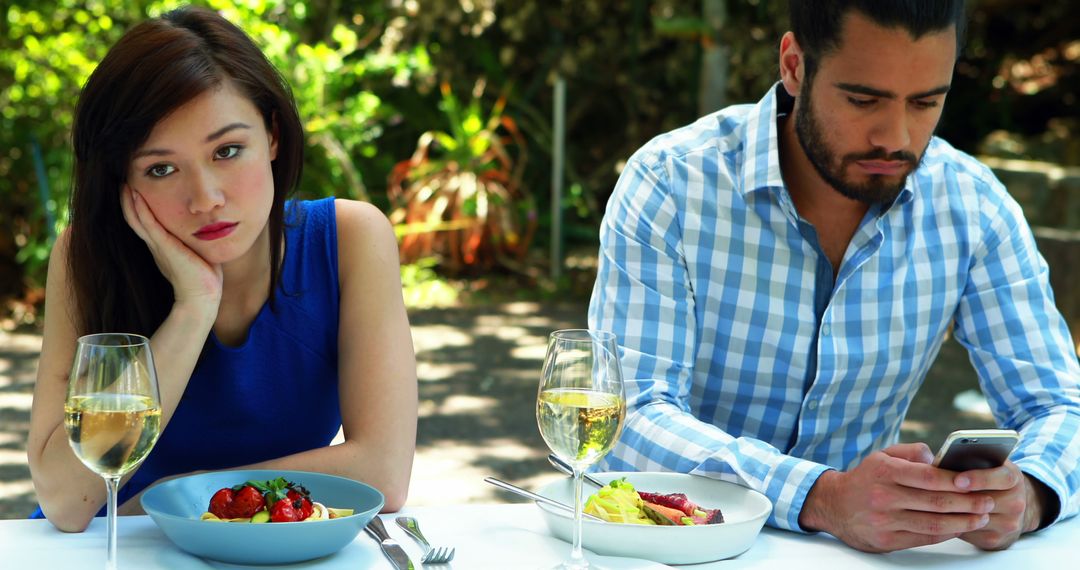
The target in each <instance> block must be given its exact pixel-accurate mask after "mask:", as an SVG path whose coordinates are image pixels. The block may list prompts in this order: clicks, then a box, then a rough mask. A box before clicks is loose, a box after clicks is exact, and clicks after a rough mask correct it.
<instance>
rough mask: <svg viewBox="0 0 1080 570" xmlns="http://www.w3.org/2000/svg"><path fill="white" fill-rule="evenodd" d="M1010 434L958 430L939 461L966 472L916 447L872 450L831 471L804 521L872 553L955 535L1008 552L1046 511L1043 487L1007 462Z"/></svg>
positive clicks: (816, 490)
mask: <svg viewBox="0 0 1080 570" xmlns="http://www.w3.org/2000/svg"><path fill="white" fill-rule="evenodd" d="M1011 434H1012V435H1011V436H1010V435H1009V434H1008V433H998V432H994V433H991V434H988V433H985V432H983V433H981V434H975V435H972V434H971V433H970V432H968V433H966V434H965V433H963V432H960V433H954V434H953V435H952V436H950V437H951V439H950V440H947V442H948V443H947V444H946V445H945V446H943V449H942V451H941V452H940V453H939V455H938V457H937V461H944V465H945V466H949V467H956V468H958V469H960V470H953V469H946V468H945V467H938V466H937V464H936V463H937V461H935V457H934V456H932V455H931V454H930V450H929V448H928V447H927V446H926V445H925V444H921V443H914V444H898V445H894V446H891V447H889V448H886V449H884V450H882V451H880V452H876V453H873V454H871V455H870V456H869V457H867V458H866V460H864V461H863V462H862V463H860V464H859V465H858V466H856V467H855V468H853V469H851V470H849V471H847V472H835V471H830V472H826V473H825V474H823V475H822V476H821V477H820V478H819V479H818V482H817V483H815V485H814V487H813V488H811V490H810V494H809V495H808V496H807V498H806V503H805V505H804V507H803V512H802V513H801V515H800V519H799V521H800V523H801V524H802V525H803V527H804V528H806V529H807V530H823V531H826V532H829V533H831V534H833V535H834V536H836V537H837V538H839V539H840V540H842V541H844V542H845V543H847V544H848V545H850V546H852V547H854V548H857V549H859V550H865V551H870V552H887V551H892V550H901V549H905V548H912V547H915V546H923V545H927V544H935V543H938V542H943V541H945V540H948V539H950V538H956V537H959V538H961V539H962V540H965V541H967V542H969V543H971V544H973V545H975V546H977V547H979V548H982V549H987V550H997V549H1003V548H1007V547H1008V546H1009V545H1011V544H1012V543H1013V542H1015V541H1016V539H1017V538H1018V537H1019V536H1020V534H1021V533H1023V532H1027V531H1030V530H1034V529H1035V528H1037V527H1038V524H1039V521H1040V516H1041V512H1042V511H1041V506H1040V503H1041V501H1040V500H1039V498H1038V492H1039V487H1037V486H1036V485H1039V484H1038V483H1034V482H1032V481H1031V480H1030V479H1029V478H1028V477H1025V476H1024V475H1023V474H1022V473H1021V472H1020V469H1019V468H1018V467H1017V466H1016V465H1015V464H1013V463H1012V462H1009V461H1008V460H1007V459H1006V458H1007V457H1008V455H1009V452H1010V451H1011V450H1012V448H1013V447H1014V446H1015V443H1016V440H1017V439H1018V437H1017V436H1016V432H1011ZM989 436H995V437H993V438H990V439H985V438H987V437H989ZM997 436H1001V438H1003V439H999V438H997ZM965 438H966V440H965ZM988 444H989V445H988Z"/></svg>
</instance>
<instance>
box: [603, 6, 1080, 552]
mask: <svg viewBox="0 0 1080 570" xmlns="http://www.w3.org/2000/svg"><path fill="white" fill-rule="evenodd" d="M791 21H792V29H793V31H792V32H788V33H787V34H785V35H784V36H783V39H782V40H781V43H780V76H781V81H780V83H779V84H778V85H777V86H776V88H774V89H773V90H772V91H771V92H770V93H768V94H766V95H765V97H764V98H763V99H762V100H761V101H760V102H759V103H757V104H756V105H752V106H751V105H742V106H735V107H731V108H728V109H725V110H722V111H720V112H717V113H714V114H712V115H709V116H706V117H704V118H702V119H700V120H698V121H697V122H695V123H694V124H692V125H690V126H687V127H684V128H681V129H678V130H676V131H673V132H671V133H668V134H665V135H662V136H660V137H657V138H656V139H654V140H653V141H651V142H650V143H648V144H647V145H646V146H645V147H643V148H642V149H641V150H639V151H638V152H637V153H635V155H634V156H633V157H632V158H631V159H630V161H629V162H628V164H627V166H626V168H625V170H624V171H623V173H622V176H621V178H620V180H619V183H618V185H617V186H616V189H615V192H614V194H613V195H612V197H611V199H610V201H609V203H608V211H607V213H606V215H605V218H604V223H603V227H602V229H601V246H600V269H599V274H598V277H597V281H596V286H595V289H594V291H593V298H592V303H591V306H590V313H589V321H590V326H591V327H593V328H600V329H608V330H612V331H613V332H614V333H615V334H616V336H617V338H618V339H619V344H620V348H621V357H622V361H623V368H624V372H625V376H626V382H627V389H626V392H627V405H628V416H627V421H626V427H625V430H624V432H623V435H622V437H621V439H620V442H619V443H618V444H617V446H616V448H615V449H614V450H613V452H612V453H611V454H610V456H609V457H608V458H607V459H606V467H608V468H611V469H623V470H634V469H637V470H672V471H680V472H690V473H695V474H699V475H705V476H708V477H714V478H719V479H725V480H729V481H735V482H738V483H741V484H743V485H746V486H749V487H751V488H754V489H757V490H759V491H761V492H763V493H765V494H766V495H767V496H768V497H769V498H770V499H771V500H772V501H773V503H774V505H775V507H774V510H773V514H772V516H771V517H770V519H769V524H771V525H773V526H776V527H779V528H784V529H790V530H795V531H802V532H813V531H826V532H829V533H831V534H833V535H835V536H836V537H838V538H839V539H841V540H843V541H844V542H845V543H847V544H849V545H851V546H852V547H854V548H857V549H860V550H865V551H876V552H882V551H890V550H897V549H903V548H909V547H914V546H920V545H926V544H932V543H937V542H941V541H944V540H947V539H950V538H954V537H960V538H961V539H963V540H966V541H968V542H970V543H972V544H974V545H976V546H978V547H980V548H984V549H1000V548H1006V547H1008V546H1009V545H1010V544H1012V543H1013V542H1014V541H1015V540H1016V539H1017V538H1018V537H1019V535H1020V534H1021V533H1024V532H1030V531H1033V530H1037V529H1039V528H1042V527H1045V526H1047V525H1048V524H1051V523H1052V522H1053V521H1055V520H1059V519H1062V518H1065V517H1068V516H1072V515H1074V514H1076V512H1077V511H1078V510H1080V501H1078V496H1077V495H1078V493H1077V491H1078V489H1080V465H1078V461H1080V453H1078V449H1080V434H1078V431H1080V430H1078V428H1080V387H1078V384H1080V364H1078V362H1077V358H1076V354H1075V352H1074V350H1073V348H1072V347H1073V346H1074V345H1073V343H1072V341H1071V339H1070V338H1069V332H1068V329H1067V328H1066V326H1065V323H1064V320H1063V319H1062V317H1061V315H1060V314H1059V313H1058V311H1057V310H1056V308H1055V307H1054V304H1053V297H1052V293H1051V291H1050V287H1049V284H1048V281H1047V267H1046V263H1045V261H1044V260H1043V259H1042V258H1041V257H1040V256H1039V255H1038V252H1037V250H1036V247H1035V243H1034V239H1033V238H1032V235H1031V231H1030V229H1029V228H1028V226H1027V224H1026V222H1025V221H1024V219H1023V216H1022V214H1021V210H1020V208H1019V207H1018V205H1017V204H1016V202H1015V201H1014V200H1013V199H1012V198H1010V197H1009V195H1008V193H1007V191H1006V189H1005V188H1004V187H1003V186H1002V185H1001V183H1000V182H999V181H998V180H997V179H995V178H994V176H993V175H992V174H991V172H990V170H989V169H988V168H986V167H985V166H983V165H981V164H979V163H978V162H976V161H975V160H974V159H973V158H971V157H970V156H968V155H966V154H964V153H961V152H959V151H957V150H955V149H953V148H952V147H950V146H949V145H948V144H947V143H946V142H944V141H942V140H940V139H937V138H934V137H933V132H934V129H935V127H936V126H937V123H938V120H939V118H940V116H941V111H942V107H943V105H944V102H945V96H946V93H947V92H948V90H949V86H950V83H951V79H952V75H953V65H954V62H955V61H956V57H957V52H958V46H959V43H960V39H961V37H962V32H963V3H962V1H941V0H924V1H916V0H911V1H906V2H899V1H889V2H885V1H881V0H861V1H860V0H852V1H840V0H833V1H821V0H818V1H814V2H810V1H798V0H792V2H791ZM950 326H953V327H954V328H953V334H954V335H955V337H956V339H957V340H958V341H959V342H961V343H962V344H963V345H964V346H965V347H967V348H968V350H969V353H970V355H971V358H972V362H973V363H974V365H975V368H976V370H977V371H978V374H979V377H980V381H981V385H982V387H983V390H984V392H985V393H986V395H987V396H988V399H989V401H990V404H991V406H992V408H993V411H994V414H995V417H996V419H997V421H998V423H999V424H1002V425H1003V427H1008V428H1013V429H1016V430H1018V431H1020V432H1021V435H1022V440H1021V444H1020V446H1019V447H1018V448H1017V450H1016V451H1015V452H1014V453H1013V454H1012V456H1011V457H1010V461H1008V462H1007V463H1006V464H1005V465H1004V466H1002V467H997V468H993V469H982V470H973V471H967V472H963V473H956V472H952V471H947V470H944V469H938V468H936V467H934V466H932V465H931V463H932V454H931V453H930V450H929V448H928V447H927V446H926V445H925V444H922V443H919V444H902V445H898V444H896V443H895V442H896V441H897V437H898V434H899V431H900V424H901V421H902V420H903V416H904V414H905V413H906V411H907V409H908V405H909V404H910V402H911V397H912V396H913V394H914V393H915V391H916V390H917V389H918V386H919V385H920V383H921V382H922V381H923V378H924V376H925V375H926V371H927V370H928V369H929V367H930V365H931V363H932V362H933V360H934V358H935V357H936V355H937V353H938V350H939V348H940V346H941V343H942V341H943V338H944V336H945V335H946V333H947V331H948V330H949V327H950ZM957 427H964V426H957Z"/></svg>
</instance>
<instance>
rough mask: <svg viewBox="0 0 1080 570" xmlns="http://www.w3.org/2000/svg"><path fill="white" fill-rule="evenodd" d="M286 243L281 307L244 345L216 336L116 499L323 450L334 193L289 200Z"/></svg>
mask: <svg viewBox="0 0 1080 570" xmlns="http://www.w3.org/2000/svg"><path fill="white" fill-rule="evenodd" d="M285 244H286V245H285V259H284V264H283V267H282V273H281V287H279V288H278V289H277V290H276V291H275V295H276V296H275V299H274V303H275V309H274V310H271V309H270V305H269V303H267V304H265V305H263V307H262V310H260V311H259V314H258V315H257V316H256V317H255V320H254V321H253V322H252V324H251V328H250V330H249V331H248V337H247V339H246V340H245V341H244V342H243V343H242V344H241V345H240V346H237V347H231V346H225V345H223V344H221V342H219V341H218V339H217V337H216V336H215V335H214V334H213V332H211V333H210V336H209V338H208V339H207V341H206V345H205V346H204V347H203V351H202V354H201V356H200V357H199V361H198V363H197V364H196V366H195V371H194V372H193V373H192V375H191V379H190V380H189V381H188V385H187V389H186V390H185V391H184V395H183V397H182V398H181V399H180V404H179V406H178V407H177V408H176V412H175V413H174V414H173V417H172V419H171V420H170V421H169V424H168V426H167V427H166V428H165V431H164V432H163V433H162V435H161V438H160V439H159V440H158V442H157V444H156V445H155V446H154V449H153V450H152V451H151V452H150V455H149V456H147V458H146V460H145V461H144V462H143V464H142V466H141V467H140V468H139V469H138V471H136V472H135V475H134V476H133V477H132V478H131V479H130V480H129V481H128V482H127V484H125V485H124V486H123V487H122V488H121V489H120V494H119V499H118V504H123V502H124V501H126V500H128V499H130V498H131V497H132V496H134V495H136V494H138V493H139V492H140V491H142V490H143V489H145V488H146V487H147V486H148V485H150V484H151V483H153V482H155V481H157V480H158V479H160V478H162V477H166V476H169V475H175V474H177V473H186V472H189V471H195V470H203V469H206V470H212V469H225V468H230V467H237V466H240V465H247V464H251V463H256V462H260V461H265V460H268V459H274V458H277V457H282V456H285V455H290V454H293V453H298V452H301V451H306V450H309V449H315V448H319V447H325V446H326V445H328V444H329V443H330V441H331V440H332V439H333V438H334V436H335V435H336V434H337V432H338V428H339V427H340V426H341V409H340V407H339V402H338V305H339V301H340V299H339V286H338V256H337V223H336V218H335V213H334V199H333V198H326V199H323V200H318V201H310V202H307V201H295V202H288V203H287V204H286V217H285ZM102 484H103V485H104V483H102ZM207 500H209V497H208V498H207ZM104 514H105V510H104V508H102V510H101V512H99V513H98V516H103V515H104ZM40 516H41V509H38V510H37V512H35V513H34V518H37V517H40Z"/></svg>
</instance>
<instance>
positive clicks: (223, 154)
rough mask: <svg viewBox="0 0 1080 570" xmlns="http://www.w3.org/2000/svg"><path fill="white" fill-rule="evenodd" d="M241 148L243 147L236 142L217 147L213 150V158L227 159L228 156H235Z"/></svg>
mask: <svg viewBox="0 0 1080 570" xmlns="http://www.w3.org/2000/svg"><path fill="white" fill-rule="evenodd" d="M242 148H243V147H241V146H240V145H238V144H231V145H228V146H223V147H221V148H219V149H217V150H216V151H214V158H216V159H219V160H228V159H230V158H235V157H236V156H237V155H239V154H240V150H241V149H242Z"/></svg>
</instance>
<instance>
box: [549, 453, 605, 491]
mask: <svg viewBox="0 0 1080 570" xmlns="http://www.w3.org/2000/svg"><path fill="white" fill-rule="evenodd" d="M548 461H549V462H551V464H552V465H554V466H555V469H558V470H559V471H562V472H563V473H566V474H567V475H569V476H571V477H573V476H574V468H573V467H570V464H569V463H567V462H566V461H563V458H561V457H559V456H558V455H555V454H554V453H549V454H548ZM582 477H584V478H585V480H586V481H588V482H590V483H592V484H593V485H596V486H597V487H603V486H604V484H603V483H601V482H600V480H599V479H597V478H596V477H593V476H592V475H589V474H588V473H582Z"/></svg>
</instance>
